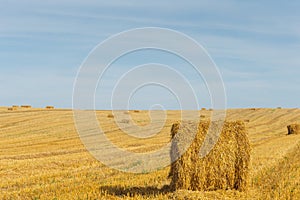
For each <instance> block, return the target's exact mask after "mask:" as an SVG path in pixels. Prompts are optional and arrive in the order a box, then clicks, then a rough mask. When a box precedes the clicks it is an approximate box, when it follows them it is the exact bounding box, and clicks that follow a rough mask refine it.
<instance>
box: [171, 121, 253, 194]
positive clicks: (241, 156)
mask: <svg viewBox="0 0 300 200" xmlns="http://www.w3.org/2000/svg"><path fill="white" fill-rule="evenodd" d="M210 124H211V126H212V128H213V129H214V127H216V126H217V124H216V122H200V123H199V125H198V124H196V123H195V122H183V123H181V124H179V123H175V124H173V126H172V129H171V137H172V138H173V142H172V150H171V153H170V154H171V160H172V161H174V160H175V158H177V157H178V155H180V151H182V148H183V147H184V145H185V143H187V141H188V140H189V139H188V138H189V136H190V135H193V134H192V133H191V131H192V130H195V131H197V133H196V135H195V138H194V139H193V140H192V143H191V145H190V146H189V147H187V151H186V152H184V153H183V154H182V156H181V157H180V158H179V159H177V160H176V161H175V162H173V163H172V165H171V170H170V174H169V176H170V177H171V183H170V188H171V189H173V190H178V189H186V190H196V191H199V190H200V191H209V190H217V189H236V190H239V191H245V190H246V189H247V187H248V184H249V176H250V175H249V171H250V169H249V168H250V151H251V147H250V142H249V139H248V135H247V131H246V128H245V124H244V123H243V122H241V121H237V122H225V123H224V126H223V129H222V133H221V134H220V137H219V139H218V141H217V143H216V145H215V146H214V148H213V149H212V150H211V151H210V152H209V154H208V155H206V156H205V157H203V158H201V157H200V155H199V151H200V148H201V145H202V143H203V141H204V138H205V136H206V134H207V132H208V128H209V125H210ZM213 129H212V130H213ZM213 137H214V136H213ZM211 139H213V138H211ZM190 141H191V140H190Z"/></svg>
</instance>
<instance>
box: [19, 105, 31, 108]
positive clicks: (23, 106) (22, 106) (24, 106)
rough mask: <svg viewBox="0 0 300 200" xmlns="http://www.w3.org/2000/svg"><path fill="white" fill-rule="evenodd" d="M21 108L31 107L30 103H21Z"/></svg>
mask: <svg viewBox="0 0 300 200" xmlns="http://www.w3.org/2000/svg"><path fill="white" fill-rule="evenodd" d="M21 108H31V106H30V105H21Z"/></svg>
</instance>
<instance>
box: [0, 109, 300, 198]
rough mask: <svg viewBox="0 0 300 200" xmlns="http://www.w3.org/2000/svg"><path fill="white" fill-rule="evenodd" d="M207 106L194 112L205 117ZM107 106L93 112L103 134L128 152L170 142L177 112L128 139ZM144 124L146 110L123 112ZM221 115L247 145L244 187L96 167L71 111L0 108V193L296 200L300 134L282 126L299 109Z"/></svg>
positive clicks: (298, 115) (299, 119) (295, 119)
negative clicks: (185, 186) (174, 186)
mask: <svg viewBox="0 0 300 200" xmlns="http://www.w3.org/2000/svg"><path fill="white" fill-rule="evenodd" d="M211 112H212V111H208V110H203V111H199V115H204V116H205V117H203V118H205V119H209V117H210V115H211ZM109 114H111V111H97V117H98V119H99V121H101V124H102V127H103V129H104V130H105V132H106V135H107V137H108V138H109V139H110V140H111V141H112V142H113V143H114V144H115V145H117V146H119V147H120V148H124V149H126V150H129V151H133V152H141V151H153V150H156V149H159V148H161V147H162V146H163V145H165V144H166V143H168V142H169V141H170V128H171V126H172V124H173V123H174V122H176V121H177V120H179V119H180V111H168V112H167V120H166V124H165V126H164V128H163V129H162V130H161V132H160V133H159V134H157V135H156V136H154V137H152V138H151V139H133V138H132V137H129V136H128V135H126V134H124V133H122V131H121V130H120V129H119V128H118V127H117V126H116V124H115V122H114V118H113V117H112V116H109ZM128 114H129V115H130V116H131V117H132V119H133V120H134V122H135V123H136V124H138V125H141V126H143V125H147V124H148V123H149V122H150V118H149V115H148V112H147V111H129V113H128ZM226 120H228V121H232V120H243V121H245V124H246V127H247V129H248V132H249V139H250V142H251V146H252V152H251V160H252V169H251V185H250V187H249V190H248V191H247V192H237V191H232V190H227V191H223V190H218V191H207V192H193V191H186V190H179V191H176V192H172V191H169V190H168V189H167V187H166V186H167V185H168V184H169V182H170V180H169V179H168V173H169V169H170V168H169V167H166V168H164V169H161V170H158V171H156V172H153V173H144V174H130V173H123V172H119V171H117V170H114V169H110V168H109V167H106V166H104V165H103V164H101V163H100V162H99V161H97V160H96V159H95V158H93V157H92V156H91V155H90V154H89V152H88V151H87V150H86V149H85V147H84V145H83V144H82V143H81V140H80V139H79V136H78V134H77V132H76V129H75V125H74V120H73V112H72V111H71V110H63V109H54V110H45V109H34V108H32V109H21V108H20V109H18V110H15V111H8V110H7V108H6V107H1V108H0V177H1V179H0V199H300V159H299V158H300V135H287V128H286V126H287V125H289V124H291V123H300V109H262V108H260V109H229V110H228V111H227V118H226Z"/></svg>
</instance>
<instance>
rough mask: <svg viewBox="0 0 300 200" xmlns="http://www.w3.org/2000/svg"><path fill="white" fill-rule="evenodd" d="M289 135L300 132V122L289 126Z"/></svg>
mask: <svg viewBox="0 0 300 200" xmlns="http://www.w3.org/2000/svg"><path fill="white" fill-rule="evenodd" d="M287 129H288V135H291V134H300V124H291V125H288V126H287Z"/></svg>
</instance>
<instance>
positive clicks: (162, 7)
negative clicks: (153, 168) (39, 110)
mask: <svg viewBox="0 0 300 200" xmlns="http://www.w3.org/2000/svg"><path fill="white" fill-rule="evenodd" d="M299 8H300V2H299V1H288V2H284V1H276V0H275V1H256V0H254V1H233V0H230V1H216V0H215V1H214V0H213V1H177V0H175V1H174V0H173V1H152V2H151V1H141V0H139V1H138V0H135V1H121V0H120V1H114V0H112V1H102V0H101V1H99V0H98V1H79V0H72V1H71V0H61V1H56V0H54V1H38V0H24V1H17V0H10V1H8V0H1V6H0V72H1V73H0V105H3V106H10V105H12V104H31V105H33V106H35V107H44V106H46V105H54V106H56V107H62V108H65V107H66V108H70V107H71V106H72V92H73V83H74V80H75V77H76V73H77V71H78V69H79V67H80V65H81V63H82V62H83V60H84V59H85V58H86V56H87V55H88V54H89V52H90V51H91V50H92V49H93V48H94V47H95V46H96V45H97V44H98V43H100V42H102V41H103V40H105V39H106V38H108V37H110V36H111V35H113V34H117V33H118V32H121V31H125V30H128V29H133V28H140V27H149V26H151V27H163V28H170V29H174V30H177V31H180V32H182V33H184V34H187V35H188V36H190V37H192V38H194V39H195V40H196V41H197V42H199V43H200V44H202V45H203V46H204V48H205V49H206V50H207V51H208V52H209V54H210V55H211V57H212V59H213V60H214V61H215V63H216V64H217V66H218V68H219V70H220V72H221V74H222V77H223V79H224V84H225V87H226V93H227V100H228V102H227V104H228V107H277V106H282V107H299V100H298V99H299V98H300V87H299V85H300V79H299V75H300V56H299V52H300V13H299ZM147 55H148V57H147ZM138 58H141V55H139V54H137V55H136V56H131V57H130V56H129V58H127V59H124V60H123V61H122V60H121V61H120V62H119V63H117V64H116V65H115V66H114V70H113V71H112V72H111V74H106V81H107V84H109V83H110V81H111V80H112V76H116V75H117V74H118V72H122V69H121V68H122V67H124V68H126V67H127V68H126V69H129V68H128V67H129V66H131V65H132V66H135V65H136V64H141V62H139V61H147V62H151V59H150V58H155V61H156V62H158V61H159V62H163V63H165V62H166V63H168V62H169V61H170V60H172V59H170V58H169V57H168V56H161V55H160V53H158V52H156V53H153V52H144V54H143V56H142V58H144V60H141V59H138ZM170 64H171V65H172V64H174V62H173V63H172V62H171V63H170ZM175 64H177V66H179V65H181V64H182V65H181V67H182V66H183V65H184V63H181V62H180V61H178V63H175ZM119 75H121V73H120V74H119ZM187 77H188V78H189V79H191V81H192V82H193V81H194V84H195V85H197V83H198V82H199V85H201V84H202V83H203V82H202V83H201V79H197V78H193V74H192V73H190V74H188V72H187ZM166 78H168V77H166ZM112 84H113V83H112ZM199 87H200V86H199ZM111 88H112V86H111ZM110 90H111V89H110V87H109V86H108V87H107V90H106V91H101V92H98V93H97V94H96V96H97V97H98V98H99V101H97V102H98V104H97V108H99V109H109V108H110V107H109V102H108V101H106V100H107V99H109V92H110ZM200 90H201V92H199V97H200V96H201V95H202V94H203V98H202V100H201V101H203V102H201V105H203V107H210V104H209V98H208V96H207V92H205V91H204V90H203V91H202V89H199V91H200ZM143 94H145V95H143ZM146 94H147V95H146ZM161 94H162V91H161V89H157V88H156V89H155V87H152V88H151V87H149V88H147V89H146V90H145V91H144V93H142V92H141V93H136V99H133V101H132V102H133V103H132V106H131V108H139V109H140V108H144V109H148V108H149V106H150V104H155V103H161V104H164V105H167V104H168V103H170V102H171V101H170V99H168V98H165V97H164V98H159V97H160V96H162V95H161ZM166 94H167V92H166ZM204 94H205V95H204ZM151 97H156V98H155V101H154V100H153V99H152V100H151V101H150V100H149V99H151ZM201 97H202V96H201ZM170 98H171V97H170ZM103 99H104V100H105V102H104V101H103ZM173 100H174V99H173ZM173 100H172V102H173ZM102 101H103V102H102ZM166 108H168V109H176V108H177V104H176V102H175V101H174V102H173V103H172V104H171V103H170V105H169V106H166Z"/></svg>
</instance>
